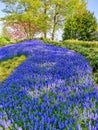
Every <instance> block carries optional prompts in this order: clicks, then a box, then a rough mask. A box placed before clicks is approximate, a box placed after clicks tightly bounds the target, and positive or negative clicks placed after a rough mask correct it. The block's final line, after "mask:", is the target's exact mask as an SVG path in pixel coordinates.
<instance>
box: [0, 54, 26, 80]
mask: <svg viewBox="0 0 98 130" xmlns="http://www.w3.org/2000/svg"><path fill="white" fill-rule="evenodd" d="M25 59H26V56H24V55H21V56H15V57H14V58H11V59H7V60H4V61H0V82H1V81H2V80H4V79H6V78H7V77H8V75H9V74H10V73H11V72H13V70H14V69H15V67H17V66H18V65H19V64H20V63H21V62H23V61H24V60H25Z"/></svg>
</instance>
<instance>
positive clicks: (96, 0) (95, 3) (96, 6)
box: [0, 0, 98, 39]
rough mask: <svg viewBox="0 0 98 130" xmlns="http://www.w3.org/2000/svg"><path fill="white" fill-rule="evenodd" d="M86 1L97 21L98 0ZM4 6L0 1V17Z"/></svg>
mask: <svg viewBox="0 0 98 130" xmlns="http://www.w3.org/2000/svg"><path fill="white" fill-rule="evenodd" d="M87 1H88V4H87V9H88V10H90V11H91V12H94V15H95V17H96V19H97V21H98V0H87ZM4 7H5V6H4V4H2V3H1V2H0V17H3V16H4V13H3V12H2V10H3V9H4ZM1 28H2V23H1V22H0V31H1ZM59 34H60V33H59ZM60 37H61V36H60ZM60 39H61V38H60Z"/></svg>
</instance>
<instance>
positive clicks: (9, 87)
mask: <svg viewBox="0 0 98 130" xmlns="http://www.w3.org/2000/svg"><path fill="white" fill-rule="evenodd" d="M63 45H64V47H60V46H55V45H52V44H44V43H43V42H42V41H40V40H28V41H24V42H20V43H17V44H13V45H8V46H5V47H2V48H0V66H1V68H3V67H4V69H7V70H8V71H9V68H11V69H12V70H11V71H10V72H11V74H10V75H9V76H8V74H6V73H5V72H4V73H5V75H6V76H7V78H6V79H5V76H4V79H5V80H3V79H2V80H3V81H2V82H1V83H0V125H1V129H3V128H5V129H6V130H7V129H9V130H15V129H16V130H82V129H83V130H97V129H98V89H97V87H96V86H95V85H94V82H93V80H92V70H93V68H92V67H91V66H90V64H89V61H88V60H87V59H86V58H85V57H84V56H82V55H81V54H80V53H78V52H75V51H74V50H70V49H67V48H65V43H64V44H63ZM6 63H8V64H6ZM11 63H12V64H13V65H14V66H12V64H11ZM15 64H16V65H15ZM13 69H14V71H13ZM2 75H3V71H2Z"/></svg>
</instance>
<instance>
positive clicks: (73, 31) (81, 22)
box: [63, 10, 97, 40]
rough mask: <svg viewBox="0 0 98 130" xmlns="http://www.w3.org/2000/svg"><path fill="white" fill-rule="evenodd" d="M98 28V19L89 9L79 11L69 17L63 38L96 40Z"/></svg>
mask: <svg viewBox="0 0 98 130" xmlns="http://www.w3.org/2000/svg"><path fill="white" fill-rule="evenodd" d="M96 29H97V20H96V18H95V17H94V14H93V13H90V11H88V10H82V11H81V12H80V11H77V12H76V13H74V14H73V15H72V16H71V17H67V18H66V21H65V28H64V34H63V40H65V39H79V40H94V39H95V34H96Z"/></svg>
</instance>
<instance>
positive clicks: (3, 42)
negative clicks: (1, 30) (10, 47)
mask: <svg viewBox="0 0 98 130" xmlns="http://www.w3.org/2000/svg"><path fill="white" fill-rule="evenodd" d="M8 43H10V39H9V38H8V37H5V36H0V46H4V45H7V44H8Z"/></svg>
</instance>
